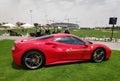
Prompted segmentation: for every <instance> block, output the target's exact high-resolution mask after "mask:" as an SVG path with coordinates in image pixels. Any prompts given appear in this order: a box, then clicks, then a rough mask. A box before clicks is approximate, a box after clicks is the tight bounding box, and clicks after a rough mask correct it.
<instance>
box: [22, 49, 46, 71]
mask: <svg viewBox="0 0 120 81" xmlns="http://www.w3.org/2000/svg"><path fill="white" fill-rule="evenodd" d="M22 62H23V65H24V66H25V67H27V68H28V69H31V70H34V69H38V68H40V67H42V66H43V64H44V62H45V57H44V55H43V54H42V53H40V52H38V51H29V52H27V53H26V54H25V55H24V56H23V60H22Z"/></svg>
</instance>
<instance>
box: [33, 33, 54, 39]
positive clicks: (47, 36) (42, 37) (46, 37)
mask: <svg viewBox="0 0 120 81" xmlns="http://www.w3.org/2000/svg"><path fill="white" fill-rule="evenodd" d="M52 37H53V35H52V34H51V35H44V36H40V37H36V38H33V39H32V40H43V39H48V38H52Z"/></svg>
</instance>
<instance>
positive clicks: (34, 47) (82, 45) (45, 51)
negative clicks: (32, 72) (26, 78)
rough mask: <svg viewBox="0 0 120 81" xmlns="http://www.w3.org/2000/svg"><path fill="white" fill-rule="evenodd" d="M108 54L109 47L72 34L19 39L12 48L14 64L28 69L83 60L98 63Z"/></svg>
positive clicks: (107, 56) (109, 52) (109, 53)
mask: <svg viewBox="0 0 120 81" xmlns="http://www.w3.org/2000/svg"><path fill="white" fill-rule="evenodd" d="M110 56H111V49H110V48H109V47H107V46H105V45H103V44H94V43H92V42H88V41H84V40H82V39H80V38H79V37H77V36H74V35H72V34H51V35H45V36H41V37H36V38H24V39H19V40H16V41H15V43H14V46H13V48H12V57H13V60H14V62H15V64H17V65H23V66H25V67H27V68H29V69H37V68H40V67H42V66H44V65H51V64H61V63H69V62H79V61H85V60H92V61H94V62H97V63H98V62H102V61H103V60H104V59H108V58H109V57H110Z"/></svg>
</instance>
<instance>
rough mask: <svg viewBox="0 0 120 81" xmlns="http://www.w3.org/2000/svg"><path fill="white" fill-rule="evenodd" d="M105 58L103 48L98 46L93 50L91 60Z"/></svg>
mask: <svg viewBox="0 0 120 81" xmlns="http://www.w3.org/2000/svg"><path fill="white" fill-rule="evenodd" d="M104 59H105V50H104V49H103V48H98V49H96V50H95V51H94V52H93V55H92V61H94V62H97V63H98V62H102V61H103V60H104Z"/></svg>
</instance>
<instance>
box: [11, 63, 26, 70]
mask: <svg viewBox="0 0 120 81" xmlns="http://www.w3.org/2000/svg"><path fill="white" fill-rule="evenodd" d="M11 65H12V68H13V69H16V70H28V69H27V68H25V67H23V66H18V65H16V64H15V63H14V62H12V64H11Z"/></svg>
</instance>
